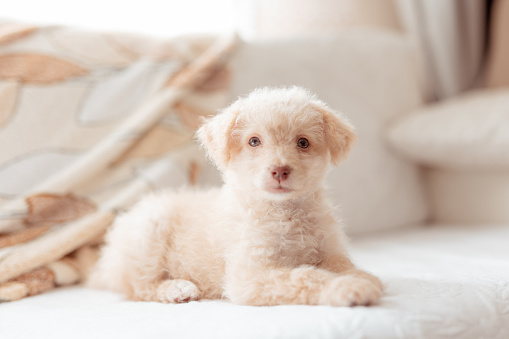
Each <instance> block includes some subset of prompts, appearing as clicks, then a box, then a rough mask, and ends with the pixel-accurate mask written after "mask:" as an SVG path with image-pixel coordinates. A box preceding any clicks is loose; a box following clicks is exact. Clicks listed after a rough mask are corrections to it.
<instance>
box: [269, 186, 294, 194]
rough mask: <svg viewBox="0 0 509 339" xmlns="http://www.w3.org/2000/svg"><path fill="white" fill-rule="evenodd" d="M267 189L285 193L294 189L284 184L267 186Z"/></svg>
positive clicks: (271, 191)
mask: <svg viewBox="0 0 509 339" xmlns="http://www.w3.org/2000/svg"><path fill="white" fill-rule="evenodd" d="M266 191H268V192H270V193H276V194H284V193H290V192H291V191H293V189H291V188H289V187H284V186H281V185H277V186H270V187H267V188H266Z"/></svg>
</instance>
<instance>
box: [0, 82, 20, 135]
mask: <svg viewBox="0 0 509 339" xmlns="http://www.w3.org/2000/svg"><path fill="white" fill-rule="evenodd" d="M18 90H19V84H18V83H17V82H13V81H7V82H4V83H1V84H0V127H1V126H2V125H3V124H5V123H6V122H7V121H8V120H9V118H10V117H11V116H12V115H13V114H14V108H15V107H16V100H17V98H18Z"/></svg>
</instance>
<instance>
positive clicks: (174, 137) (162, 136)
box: [112, 125, 192, 166]
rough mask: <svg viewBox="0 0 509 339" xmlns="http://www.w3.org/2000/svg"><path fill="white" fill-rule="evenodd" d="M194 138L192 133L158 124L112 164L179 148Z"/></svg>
mask: <svg viewBox="0 0 509 339" xmlns="http://www.w3.org/2000/svg"><path fill="white" fill-rule="evenodd" d="M190 140H192V134H190V133H185V132H184V131H179V130H176V129H172V128H169V127H167V126H164V125H156V126H155V127H153V128H152V129H151V130H150V131H149V132H148V133H147V134H146V135H145V136H142V137H140V138H139V139H138V141H136V142H134V143H133V146H132V147H131V148H129V149H127V150H126V152H124V153H123V154H122V155H121V156H120V157H118V158H117V159H116V160H115V161H114V162H113V163H112V166H116V165H118V164H120V163H121V162H123V161H126V160H128V159H133V158H145V157H155V156H158V155H162V154H165V153H167V152H169V151H171V150H173V149H176V148H178V147H179V146H181V145H182V144H184V143H185V142H187V141H190Z"/></svg>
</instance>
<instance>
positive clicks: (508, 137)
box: [388, 89, 509, 169]
mask: <svg viewBox="0 0 509 339" xmlns="http://www.w3.org/2000/svg"><path fill="white" fill-rule="evenodd" d="M508 112H509V90H507V89H498V90H483V91H481V90H479V91H476V92H470V93H465V94H463V95H461V96H458V97H456V98H454V99H451V100H448V101H443V102H441V103H439V104H435V105H430V106H425V107H423V108H422V109H419V110H417V111H416V112H414V113H415V114H411V115H409V116H406V117H404V118H402V119H400V120H399V121H397V122H396V123H395V124H394V126H392V127H391V128H390V129H389V132H388V139H389V141H390V142H391V144H392V146H394V148H395V149H396V150H398V151H399V152H401V154H403V155H405V156H406V157H408V158H409V159H411V160H413V161H415V162H417V163H419V164H423V165H429V166H434V167H439V168H454V169H507V168H509V151H508V150H509V114H508Z"/></svg>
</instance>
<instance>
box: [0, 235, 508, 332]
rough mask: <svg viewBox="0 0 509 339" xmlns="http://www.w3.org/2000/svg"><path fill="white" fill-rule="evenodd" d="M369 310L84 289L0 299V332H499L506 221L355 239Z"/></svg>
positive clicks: (503, 317) (503, 311)
mask: <svg viewBox="0 0 509 339" xmlns="http://www.w3.org/2000/svg"><path fill="white" fill-rule="evenodd" d="M352 256H353V258H354V259H355V261H356V262H357V263H358V264H359V265H360V266H361V267H363V268H365V269H367V270H369V271H371V272H373V273H375V274H377V275H378V276H380V277H381V279H382V281H383V282H384V283H385V285H386V295H385V297H384V298H383V301H382V303H381V304H380V305H378V306H374V307H355V308H333V307H325V306H278V307H247V306H236V305H232V304H230V303H228V302H221V301H205V302H192V303H189V304H181V305H166V304H158V303H141V302H129V301H125V300H123V298H122V296H120V295H117V294H113V293H109V292H104V291H94V290H89V289H84V288H77V287H76V288H69V289H60V290H56V291H53V292H49V293H47V294H43V295H40V296H35V297H31V298H26V299H23V300H21V301H17V302H13V303H4V304H0V338H2V339H4V338H5V339H7V338H51V339H57V338H73V339H74V338H94V339H96V338H122V339H126V338H450V337H456V338H504V339H507V338H509V226H489V227H488V226H485V227H480V226H478V227H459V226H456V227H452V226H434V227H428V228H425V227H418V228H414V229H405V230H401V231H392V232H391V233H384V234H377V235H371V236H369V237H364V238H362V239H355V240H354V241H353V243H352Z"/></svg>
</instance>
